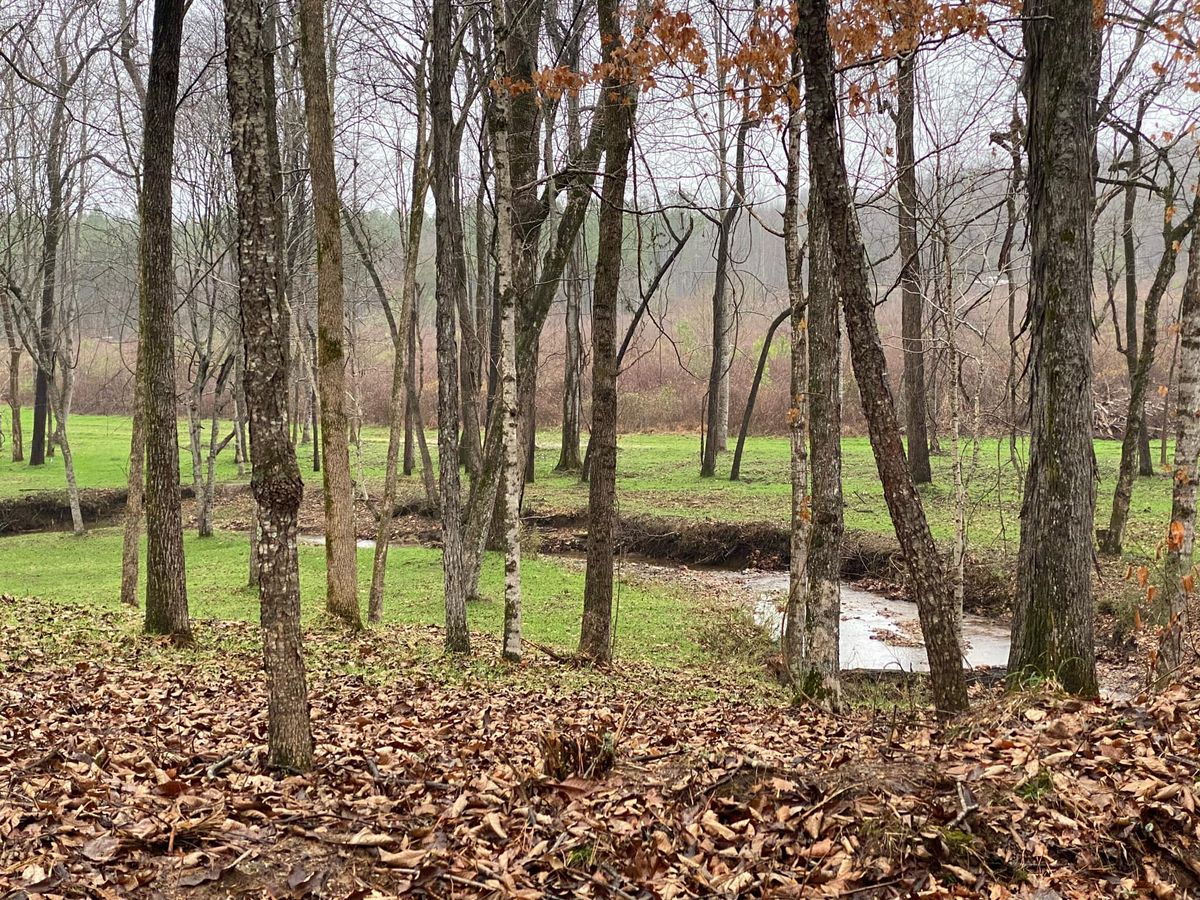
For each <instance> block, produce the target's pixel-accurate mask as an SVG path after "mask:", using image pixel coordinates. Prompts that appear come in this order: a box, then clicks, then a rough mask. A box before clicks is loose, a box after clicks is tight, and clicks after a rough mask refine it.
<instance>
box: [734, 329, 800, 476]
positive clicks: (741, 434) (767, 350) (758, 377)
mask: <svg viewBox="0 0 1200 900" xmlns="http://www.w3.org/2000/svg"><path fill="white" fill-rule="evenodd" d="M789 315H791V310H790V308H789V309H785V310H784V311H783V312H781V313H780V314H779V315H777V316H776V317H775V318H774V319H772V320H771V324H770V325H768V326H767V334H766V337H764V338H763V345H762V350H761V351H760V352H759V354H758V365H757V366H755V368H754V380H753V381H751V382H750V394H749V395H748V396H747V397H746V408H745V409H744V410H742V425H741V427H740V428H739V429H738V439H737V446H736V447H735V448H734V450H733V465H732V466H730V467H729V480H730V481H737V480H738V479H739V478H741V475H742V452H743V451H744V450H745V449H746V436H747V435H748V434H749V433H750V420H751V419H752V418H753V417H754V404H755V403H756V402H757V401H758V389H759V386H760V385H762V378H763V373H764V372H766V370H767V359H768V358H769V357H770V355H771V343H772V342H773V341H774V340H775V332H776V331H778V330H779V326H780V325H782V324H783V323H784V322H786V321H787V319H788V316H789Z"/></svg>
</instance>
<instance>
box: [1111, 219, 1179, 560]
mask: <svg viewBox="0 0 1200 900" xmlns="http://www.w3.org/2000/svg"><path fill="white" fill-rule="evenodd" d="M1198 213H1200V209H1197V210H1193V211H1192V212H1191V213H1189V215H1188V216H1187V218H1185V219H1184V220H1183V221H1182V222H1181V223H1180V224H1178V225H1175V226H1172V225H1170V224H1169V223H1168V224H1167V226H1166V227H1165V228H1164V229H1163V250H1162V256H1161V257H1159V262H1158V269H1157V270H1156V271H1155V273H1154V281H1153V283H1151V285H1150V290H1149V291H1148V292H1147V294H1146V300H1145V304H1144V306H1143V311H1142V313H1143V318H1142V345H1141V348H1140V349H1136V350H1134V354H1133V355H1134V358H1135V359H1136V362H1134V363H1133V367H1132V369H1131V371H1130V373H1129V408H1128V412H1127V413H1126V416H1125V435H1124V439H1123V440H1122V442H1121V465H1120V468H1119V470H1118V472H1117V486H1116V488H1115V489H1114V490H1113V502H1112V514H1111V515H1110V516H1109V520H1108V530H1107V531H1105V532H1104V533H1103V536H1102V538H1101V540H1100V552H1101V553H1105V554H1108V555H1110V556H1117V555H1120V553H1121V544H1122V543H1123V541H1124V539H1125V525H1126V523H1127V522H1128V521H1129V504H1130V502H1131V501H1132V500H1133V482H1134V478H1135V477H1136V475H1137V471H1136V470H1137V469H1138V467H1139V466H1140V464H1141V448H1142V439H1143V438H1146V395H1147V394H1148V393H1149V391H1150V369H1151V367H1152V366H1153V365H1154V355H1155V353H1156V352H1157V350H1158V310H1159V307H1160V306H1161V305H1162V299H1163V297H1164V296H1166V293H1167V288H1168V287H1169V286H1170V284H1171V279H1172V278H1174V276H1175V268H1176V264H1177V263H1178V261H1179V248H1180V247H1181V246H1182V244H1183V241H1184V240H1186V239H1187V236H1188V232H1189V231H1191V229H1192V228H1193V227H1195V222H1196V219H1197V214H1198ZM1135 290H1136V288H1135ZM1128 340H1130V341H1132V340H1133V338H1132V337H1129V338H1128ZM1146 441H1147V445H1146V447H1145V449H1146V453H1147V455H1148V454H1149V444H1148V441H1149V438H1146Z"/></svg>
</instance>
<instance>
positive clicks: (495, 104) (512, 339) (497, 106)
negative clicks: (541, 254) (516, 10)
mask: <svg viewBox="0 0 1200 900" xmlns="http://www.w3.org/2000/svg"><path fill="white" fill-rule="evenodd" d="M492 10H493V17H494V22H495V29H496V50H497V62H496V68H497V72H498V74H499V78H500V79H501V81H504V80H506V79H508V78H509V77H510V75H511V73H510V68H509V62H508V50H507V48H508V37H509V26H510V23H509V22H508V20H507V19H506V14H505V9H504V4H503V2H502V0H493V3H492ZM490 112H491V119H490V122H489V125H490V132H491V139H492V156H493V159H494V162H495V166H494V168H495V172H496V294H497V297H498V298H499V312H500V373H499V377H500V403H501V415H502V416H503V423H502V426H503V429H504V438H503V443H504V473H503V476H502V484H503V486H504V634H503V637H502V639H501V640H502V643H501V654H502V655H503V656H504V658H505V659H507V660H509V661H513V662H515V661H518V660H520V658H521V477H520V474H519V473H520V468H519V467H520V465H521V457H520V434H519V433H518V429H517V332H516V310H517V298H516V292H515V291H514V289H513V278H512V268H513V186H512V162H511V157H510V154H509V149H510V148H509V127H510V121H511V97H510V95H509V93H508V90H507V89H506V88H505V87H504V86H503V85H501V86H499V87H496V88H495V90H494V93H493V96H492V104H491V108H490ZM475 434H476V437H478V428H476V432H475Z"/></svg>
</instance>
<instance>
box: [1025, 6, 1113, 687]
mask: <svg viewBox="0 0 1200 900" xmlns="http://www.w3.org/2000/svg"><path fill="white" fill-rule="evenodd" d="M1024 15H1025V18H1024V25H1023V28H1024V36H1025V51H1026V59H1025V74H1024V82H1023V84H1024V90H1025V94H1026V102H1027V105H1028V109H1029V125H1028V129H1027V134H1026V147H1027V152H1028V158H1029V178H1028V185H1029V234H1030V253H1031V255H1030V274H1031V297H1030V303H1029V311H1028V313H1027V317H1028V322H1029V332H1030V347H1029V360H1030V361H1029V369H1030V372H1031V373H1032V374H1031V379H1032V381H1031V385H1030V409H1031V418H1032V426H1031V434H1030V439H1029V466H1028V469H1027V470H1026V473H1025V495H1024V500H1023V501H1022V505H1021V546H1020V551H1019V555H1018V558H1017V593H1016V598H1015V605H1014V615H1013V633H1012V648H1011V650H1010V653H1009V661H1008V672H1009V676H1010V677H1012V678H1022V677H1024V676H1025V675H1026V674H1027V673H1039V674H1047V675H1054V676H1056V677H1058V678H1059V679H1060V681H1061V682H1062V684H1063V686H1064V687H1065V688H1066V689H1067V690H1069V691H1071V692H1072V693H1080V694H1089V695H1091V694H1095V692H1096V648H1095V641H1094V640H1093V631H1094V628H1095V612H1094V609H1093V596H1092V568H1093V561H1094V553H1093V547H1094V543H1093V542H1094V536H1093V522H1094V519H1095V506H1096V459H1095V455H1094V452H1093V446H1092V285H1091V272H1092V215H1093V211H1094V209H1095V186H1096V170H1095V165H1096V162H1095V146H1096V133H1095V116H1096V94H1097V83H1098V75H1099V62H1098V48H1099V36H1098V34H1097V31H1096V25H1095V21H1094V16H1095V9H1094V4H1093V3H1092V2H1091V0H1053V2H1051V0H1026V3H1025V11H1024Z"/></svg>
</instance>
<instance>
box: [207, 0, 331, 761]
mask: <svg viewBox="0 0 1200 900" xmlns="http://www.w3.org/2000/svg"><path fill="white" fill-rule="evenodd" d="M262 26H263V19H262V12H261V9H260V8H259V7H258V2H257V0H226V4H225V40H226V71H227V73H228V82H227V83H228V94H229V115H230V121H231V125H232V134H233V137H232V141H231V146H230V148H231V151H232V157H233V170H234V179H235V183H236V188H237V205H238V296H239V306H240V310H241V322H242V337H243V341H244V343H245V353H246V371H245V385H246V406H247V410H248V412H249V416H250V452H251V455H252V457H253V464H254V466H253V468H254V474H253V479H252V482H251V487H252V489H253V492H254V500H255V505H256V508H257V511H258V520H259V523H260V525H261V530H262V534H261V537H260V539H259V542H258V547H257V552H258V556H259V559H260V567H259V569H260V582H259V603H260V605H261V619H262V639H263V663H264V668H265V670H266V675H267V722H268V729H267V746H268V750H269V754H270V762H271V765H272V766H274V767H276V768H280V769H284V770H287V771H298V772H304V771H307V770H308V769H310V768H312V762H313V740H312V730H311V725H310V724H309V708H308V687H307V684H306V680H305V673H304V655H303V649H302V646H301V635H300V580H299V565H298V560H297V554H296V527H297V517H298V514H299V509H300V501H301V498H302V495H303V492H304V485H303V482H302V481H301V479H300V466H299V464H298V463H297V461H296V451H295V448H294V447H293V446H292V443H291V440H290V439H289V436H288V421H287V399H288V378H289V374H290V361H289V359H288V356H289V353H288V343H289V340H290V333H289V331H288V330H286V329H285V326H286V323H287V316H286V311H285V308H284V306H285V305H284V298H283V296H282V295H281V294H280V292H279V282H278V280H277V278H276V266H275V262H276V260H275V254H276V244H275V234H274V232H275V231H276V229H277V226H278V220H277V212H278V210H277V206H276V203H275V192H274V188H273V186H272V181H271V169H272V168H273V167H277V166H278V164H279V158H278V156H277V155H275V154H274V153H272V151H271V149H270V146H269V143H268V135H267V132H268V127H267V125H268V113H267V109H266V103H265V99H266V91H265V90H264V78H265V68H266V67H267V66H271V65H273V64H274V63H273V57H272V55H271V54H270V52H269V50H268V48H265V47H264V45H263V27H262Z"/></svg>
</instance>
